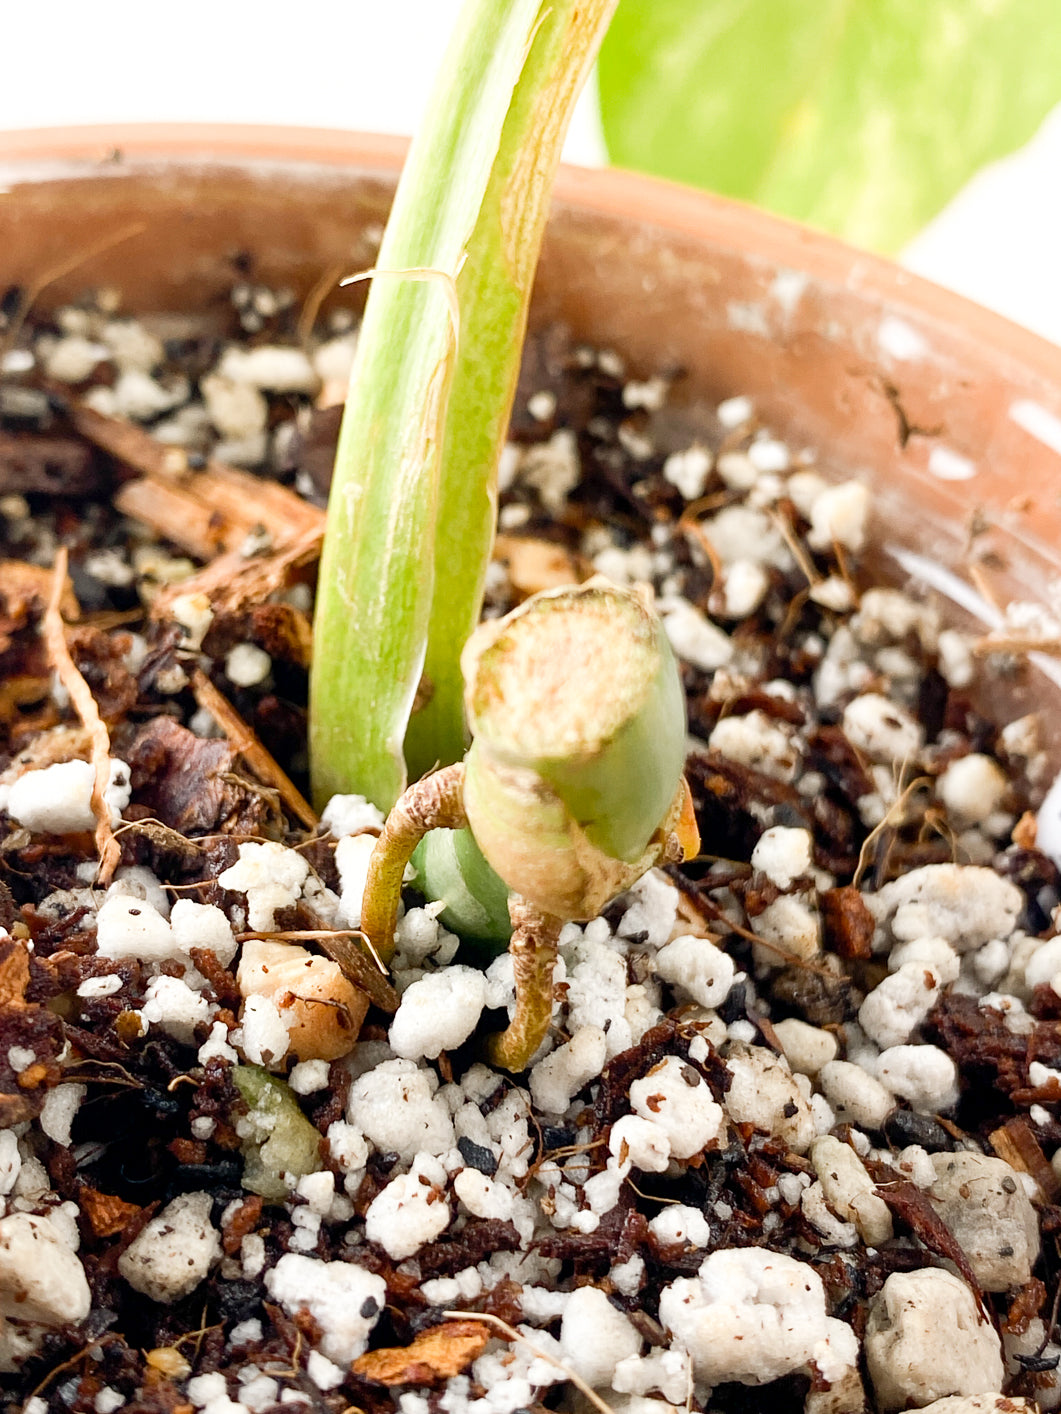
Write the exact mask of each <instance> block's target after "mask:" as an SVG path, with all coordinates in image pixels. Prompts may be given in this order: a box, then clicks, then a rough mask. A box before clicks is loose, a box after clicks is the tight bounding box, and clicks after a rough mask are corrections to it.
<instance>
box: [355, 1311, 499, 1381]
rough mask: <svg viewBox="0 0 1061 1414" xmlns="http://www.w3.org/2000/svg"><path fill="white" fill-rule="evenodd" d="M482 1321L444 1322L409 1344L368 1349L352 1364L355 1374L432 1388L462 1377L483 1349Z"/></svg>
mask: <svg viewBox="0 0 1061 1414" xmlns="http://www.w3.org/2000/svg"><path fill="white" fill-rule="evenodd" d="M489 1340H490V1328H489V1327H488V1326H486V1325H484V1324H483V1322H482V1321H447V1322H446V1323H445V1324H444V1325H441V1326H432V1327H431V1328H430V1329H429V1330H426V1331H421V1332H420V1334H419V1335H418V1336H417V1337H416V1339H415V1340H414V1341H413V1343H412V1344H411V1345H407V1346H389V1347H386V1348H384V1349H382V1350H370V1351H368V1353H367V1354H365V1355H361V1356H359V1357H358V1359H356V1360H355V1361H354V1363H353V1365H352V1367H351V1368H352V1370H353V1372H354V1374H355V1375H360V1376H361V1377H362V1378H363V1379H367V1380H375V1381H376V1383H377V1384H381V1385H434V1384H441V1383H442V1382H443V1381H444V1380H448V1379H451V1378H452V1377H453V1376H454V1375H459V1374H462V1373H463V1372H464V1371H465V1370H466V1369H467V1368H468V1366H469V1365H470V1364H471V1363H472V1361H473V1360H476V1359H478V1357H479V1356H480V1355H481V1354H482V1353H483V1351H484V1350H485V1349H486V1346H487V1343H488V1342H489Z"/></svg>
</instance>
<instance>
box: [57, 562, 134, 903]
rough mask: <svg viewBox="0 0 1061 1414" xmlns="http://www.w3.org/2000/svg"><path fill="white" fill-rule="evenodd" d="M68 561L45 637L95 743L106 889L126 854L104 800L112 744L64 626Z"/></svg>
mask: <svg viewBox="0 0 1061 1414" xmlns="http://www.w3.org/2000/svg"><path fill="white" fill-rule="evenodd" d="M66 561H67V555H66V547H65V545H64V546H61V547H60V549H59V551H58V553H57V554H56V556H55V569H54V572H53V576H52V589H51V594H50V596H49V599H48V607H47V608H46V609H45V611H44V622H43V623H42V625H41V633H42V635H43V638H44V644H45V648H46V649H47V652H48V659H49V662H50V663H51V665H52V667H53V668H54V669H55V672H56V675H57V676H58V678H59V681H60V682H61V683H62V685H63V687H64V688H65V689H66V691H67V692H68V693H69V696H70V701H71V702H72V703H73V704H74V710H75V711H76V712H77V715H78V717H79V718H80V719H81V724H82V726H83V727H84V728H85V730H86V731H87V732H88V736H89V741H90V743H91V756H90V759H91V762H92V769H93V771H94V772H95V779H94V780H93V782H92V814H93V815H94V816H95V817H96V852H97V854H98V855H99V872H98V873H97V875H96V882H97V883H98V884H100V885H101V886H103V887H106V885H107V884H109V883H110V881H111V879H112V878H113V877H114V871H115V869H116V868H117V867H118V861H119V859H121V853H122V852H121V848H120V846H119V844H118V841H117V840H116V839H115V838H114V830H113V828H112V827H111V813H110V806H109V805H108V804H107V802H106V801H105V800H104V792H105V791H106V789H107V787H108V786H109V785H110V764H111V762H110V757H111V740H110V735H109V734H108V732H107V728H106V726H105V724H104V722H103V718H102V717H101V716H100V714H99V708H98V707H97V706H96V699H95V698H94V697H93V696H92V689H91V688H90V687H89V685H88V683H87V682H86V681H85V679H84V678H83V677H82V676H81V673H80V672H79V671H78V668H77V664H76V663H75V662H74V660H73V658H72V657H71V656H70V649H69V648H68V647H67V643H66V626H65V625H64V623H63V614H62V607H61V606H62V603H63V598H64V594H65V591H66V585H67V578H66Z"/></svg>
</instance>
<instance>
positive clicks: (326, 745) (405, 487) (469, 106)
mask: <svg viewBox="0 0 1061 1414" xmlns="http://www.w3.org/2000/svg"><path fill="white" fill-rule="evenodd" d="M615 3H616V0H545V3H541V0H466V3H465V6H464V8H463V10H462V12H461V15H460V18H459V21H458V25H457V30H456V33H455V34H454V37H453V39H452V41H451V43H450V46H449V48H448V49H447V52H446V54H445V56H444V58H443V62H442V68H441V73H440V77H439V79H438V81H437V83H436V86H435V89H434V92H433V94H432V96H431V99H430V102H429V105H428V110H427V117H426V119H425V122H424V124H423V126H422V128H421V131H420V132H419V133H418V135H417V138H416V140H415V141H414V143H413V146H412V148H411V149H410V153H409V158H408V161H407V163H406V166H405V170H404V171H403V173H402V178H401V182H400V183H399V187H398V192H397V195H396V198H395V203H394V208H393V211H392V213H391V218H390V221H389V222H388V225H387V231H386V234H385V236H384V240H383V244H382V246H381V248H380V253H379V258H378V261H377V269H379V270H381V271H400V270H406V271H410V270H414V271H417V272H419V273H420V275H421V276H422V272H424V271H438V272H440V278H438V279H435V280H424V279H423V278H416V279H404V278H401V277H399V276H394V277H393V278H389V279H379V280H375V281H374V282H373V285H372V288H371V292H370V294H369V299H368V304H367V307H366V310H365V319H364V323H363V326H362V330H361V338H360V342H359V346H358V356H357V360H356V364H355V368H354V372H353V376H352V380H351V387H350V394H349V397H348V399H347V406H346V413H345V416H344V419H343V427H342V432H341V435H340V441H339V452H338V459H337V463H336V472H335V478H334V482H333V486H332V494H331V500H330V503H329V508H328V530H327V534H326V537H325V545H324V554H323V558H322V563H321V578H320V588H319V591H318V603H317V619H316V624H315V649H314V663H313V674H312V681H311V701H310V747H311V755H312V762H313V790H314V796H315V798H316V800H317V801H318V802H323V801H324V800H326V799H327V798H328V796H330V795H332V794H333V793H335V792H337V791H352V790H356V791H359V792H361V793H363V794H365V795H367V796H368V797H369V798H370V799H371V800H373V801H374V802H375V803H376V804H377V805H378V806H379V807H380V808H381V809H384V810H387V809H389V808H390V806H391V805H393V803H394V801H395V800H396V799H397V797H398V795H399V794H400V793H401V790H402V788H403V785H404V783H405V779H406V774H405V766H404V762H403V752H402V747H403V738H405V734H406V727H407V724H408V723H409V717H410V713H411V711H412V706H413V701H414V698H415V697H416V694H417V688H418V687H419V685H420V682H421V676H422V675H423V676H424V678H425V684H424V686H425V692H424V693H423V694H422V696H424V697H425V698H426V699H427V702H426V706H425V707H424V709H423V710H422V711H420V712H417V713H416V715H415V717H414V719H413V723H412V725H411V728H410V731H409V737H408V754H409V764H410V771H411V773H412V774H413V775H414V776H418V775H420V774H422V773H423V772H424V771H425V770H427V769H430V767H432V766H433V765H435V764H439V763H441V764H448V763H450V762H453V761H456V760H459V759H460V757H461V756H462V755H463V751H464V729H463V717H462V706H461V693H462V684H461V676H460V666H459V660H460V650H461V646H462V645H463V643H464V640H465V639H466V638H467V636H468V634H469V633H470V632H471V630H472V628H473V627H474V626H475V623H476V622H477V621H478V617H479V609H480V605H481V600H482V589H483V582H484V578H485V573H486V566H487V563H488V561H489V554H490V548H491V543H492V537H493V529H494V519H495V511H496V485H497V482H496V476H497V471H496V469H497V461H498V457H499V455H500V451H501V447H502V445H503V442H504V437H505V432H506V430H507V426H508V418H509V413H510V411H511V405H512V398H513V396H514V392H515V384H516V376H517V374H518V371H519V358H520V353H521V346H522V339H523V333H524V330H525V327H526V317H527V305H528V302H529V298H530V289H531V284H532V281H533V278H534V271H535V268H536V266H537V260H538V254H539V250H540V247H541V238H542V232H543V230H544V225H545V218H546V215H547V210H548V200H549V193H550V190H551V186H552V180H553V176H554V173H555V170H556V166H557V163H558V162H559V156H560V149H561V146H562V143H563V138H564V134H565V132H566V130H567V125H568V122H569V120H570V115H571V112H572V110H573V107H574V103H575V100H576V98H577V96H578V93H579V91H580V89H581V87H582V85H583V83H584V81H585V78H586V75H587V74H588V71H589V68H590V66H591V64H592V62H593V58H594V56H595V54H596V51H597V48H598V45H599V42H600V39H601V38H602V36H603V33H604V30H605V28H606V27H607V22H608V20H609V19H610V17H611V14H612V11H613V10H614V7H615ZM442 277H448V280H447V279H444V278H442ZM449 281H452V282H453V285H455V289H456V296H457V306H458V310H459V330H460V334H459V341H458V340H457V339H456V338H455V328H454V320H453V317H452V312H451V296H452V287H448V282H449Z"/></svg>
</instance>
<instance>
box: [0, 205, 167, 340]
mask: <svg viewBox="0 0 1061 1414" xmlns="http://www.w3.org/2000/svg"><path fill="white" fill-rule="evenodd" d="M146 230H147V222H146V221H131V222H130V223H129V224H128V225H127V226H122V227H120V228H119V229H118V230H117V231H113V232H112V233H111V234H110V235H109V236H101V237H100V239H99V240H98V241H93V242H92V244H91V245H88V246H84V247H83V248H82V249H81V250H78V251H75V252H74V254H73V255H70V256H67V258H66V259H65V260H61V261H60V262H59V264H58V265H53V266H52V267H51V268H50V269H48V270H45V272H44V274H43V275H40V276H38V278H37V279H36V280H34V282H33V283H32V284H31V285H30V286H29V288H28V289H27V290H26V292H25V294H24V296H23V299H22V303H21V305H20V306H19V310H18V313H17V314H16V315H15V317H14V319H12V321H11V325H10V327H9V328H8V330H7V331H6V333H5V334H4V337H3V338H2V339H0V353H7V352H8V351H9V350H10V349H12V348H14V346H15V342H16V340H17V339H18V336H19V334H20V333H21V332H22V326H23V324H25V322H26V317H27V315H28V314H29V312H30V310H31V309H32V308H33V306H34V305H35V304H36V303H37V301H38V299H40V297H41V295H42V294H43V293H44V291H45V290H46V289H47V288H48V286H49V285H54V284H55V282H56V280H61V279H62V278H63V276H64V275H69V274H71V273H72V272H73V271H74V270H76V269H77V268H78V266H80V265H85V264H87V263H88V261H90V260H92V259H93V258H94V257H95V256H97V255H102V254H103V252H104V251H106V250H112V249H113V248H114V247H115V246H116V245H121V243H122V241H127V240H129V239H131V237H133V236H138V235H139V234H140V233H141V231H146Z"/></svg>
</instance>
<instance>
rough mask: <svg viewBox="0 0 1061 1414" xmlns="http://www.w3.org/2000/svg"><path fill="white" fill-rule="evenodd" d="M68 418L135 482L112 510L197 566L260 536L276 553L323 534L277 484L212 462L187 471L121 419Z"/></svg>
mask: <svg viewBox="0 0 1061 1414" xmlns="http://www.w3.org/2000/svg"><path fill="white" fill-rule="evenodd" d="M69 411H70V419H71V421H72V422H73V424H74V426H75V427H76V428H77V430H78V431H79V432H80V433H81V434H82V436H84V437H86V438H88V440H89V441H90V442H92V443H94V444H95V445H96V446H97V447H100V448H101V449H102V450H103V451H105V452H108V453H109V454H110V455H111V456H113V457H116V458H117V459H118V460H119V461H122V462H124V463H125V464H126V465H127V466H130V467H132V468H133V469H134V470H136V471H138V472H140V474H141V478H142V479H141V480H138V481H130V482H128V483H127V484H126V485H125V486H123V487H121V488H120V489H119V491H118V492H117V494H116V495H115V498H114V504H115V505H116V506H117V508H118V510H120V511H121V512H122V513H123V514H124V515H127V516H131V517H132V518H133V519H134V520H140V521H143V522H144V524H146V525H149V526H151V528H152V529H153V530H154V531H155V532H156V533H157V534H159V535H161V536H163V537H164V538H165V539H167V540H170V541H172V542H173V543H174V544H175V545H179V546H180V547H181V549H182V550H187V551H188V553H189V554H192V555H195V556H196V557H197V558H198V559H201V560H212V559H213V558H214V556H215V555H218V554H220V553H221V552H222V551H233V550H238V549H239V547H240V546H241V545H242V544H243V543H244V541H245V540H246V539H247V536H248V535H250V533H251V532H252V531H255V530H258V529H260V528H264V529H265V530H266V531H267V532H268V534H269V535H270V536H271V538H272V540H273V543H274V544H275V545H278V546H279V545H283V544H286V543H287V542H288V541H291V540H295V539H297V538H299V537H300V536H302V535H304V534H306V533H307V532H314V531H316V532H318V533H320V532H322V531H323V526H324V512H323V511H322V510H321V509H320V508H319V507H318V506H313V505H310V503H309V502H308V501H304V500H303V499H302V497H301V496H299V495H298V494H297V493H296V492H294V491H292V490H290V488H289V487H287V486H282V485H281V484H280V482H278V481H268V480H265V479H264V478H262V477H260V476H255V475H253V474H252V473H251V472H248V471H241V470H239V468H237V467H233V466H227V465H226V464H225V463H224V462H218V461H208V462H207V464H206V466H205V467H203V468H202V470H194V471H193V470H191V469H190V468H189V466H188V462H187V458H186V456H185V455H184V453H183V452H182V451H181V450H180V449H179V448H175V447H169V446H167V445H166V444H165V443H164V442H160V441H159V440H158V439H157V438H156V437H153V436H152V435H151V433H150V432H147V431H145V430H144V429H143V428H142V427H137V426H136V425H135V424H134V423H132V422H127V421H126V420H125V419H124V418H120V417H108V416H106V415H105V414H104V413H100V412H97V411H96V410H95V409H94V408H90V407H86V405H85V404H84V403H79V402H72V403H71V405H70V410H69Z"/></svg>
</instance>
